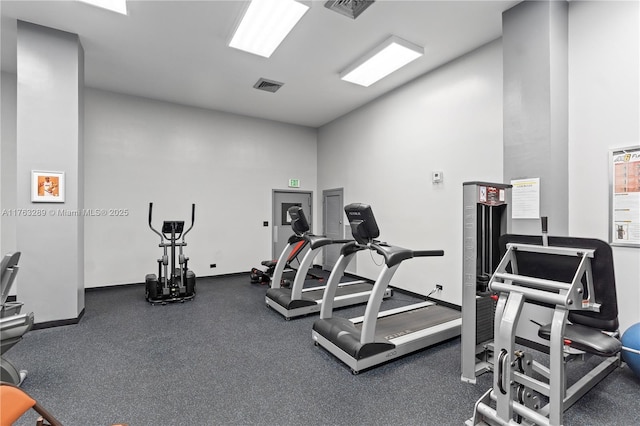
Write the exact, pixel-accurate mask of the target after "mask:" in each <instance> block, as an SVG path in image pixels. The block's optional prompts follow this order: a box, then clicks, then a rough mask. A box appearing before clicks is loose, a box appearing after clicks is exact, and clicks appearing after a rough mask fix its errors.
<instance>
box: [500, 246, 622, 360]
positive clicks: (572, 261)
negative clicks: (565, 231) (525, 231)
mask: <svg viewBox="0 0 640 426" xmlns="http://www.w3.org/2000/svg"><path fill="white" fill-rule="evenodd" d="M508 243H519V244H533V245H542V237H540V236H533V235H513V234H506V235H503V236H501V237H500V242H499V244H500V250H501V252H502V254H503V255H504V253H505V252H506V245H507V244H508ZM548 245H549V246H556V247H572V248H577V249H581V248H582V249H589V250H595V252H594V255H593V258H592V259H591V271H592V274H593V290H594V293H595V301H596V302H597V303H599V304H600V312H593V311H570V312H569V317H568V320H569V322H568V323H567V324H566V326H565V333H564V334H565V335H564V336H563V337H564V338H565V339H567V340H568V341H569V342H570V343H569V342H568V343H569V346H571V347H573V348H576V349H578V350H582V351H585V352H587V353H590V354H595V355H600V356H606V357H610V356H614V355H616V354H617V353H619V352H620V350H621V347H622V345H621V343H620V341H619V340H618V339H616V338H615V337H612V336H610V335H608V334H606V333H603V331H606V332H609V333H617V332H618V326H619V323H618V300H617V296H616V283H615V272H614V268H613V253H612V250H611V246H610V245H609V244H607V243H605V242H604V241H601V240H597V239H591V238H574V237H548ZM516 258H517V262H518V274H521V275H526V276H532V277H539V278H544V279H549V280H555V281H562V282H570V281H571V280H572V279H573V276H572V274H573V273H574V272H575V271H576V267H577V265H578V263H579V259H578V258H576V257H569V256H553V258H550V257H549V256H547V255H544V254H540V253H532V252H518V251H516ZM550 259H552V260H551V261H550ZM589 296H592V295H589ZM538 335H539V336H540V337H541V338H543V339H546V340H549V339H550V335H551V324H546V325H542V326H541V327H540V328H539V330H538Z"/></svg>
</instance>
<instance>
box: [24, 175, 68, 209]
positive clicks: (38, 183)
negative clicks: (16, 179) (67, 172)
mask: <svg viewBox="0 0 640 426" xmlns="http://www.w3.org/2000/svg"><path fill="white" fill-rule="evenodd" d="M31 201H33V202H35V203H64V172H45V171H40V170H33V171H31Z"/></svg>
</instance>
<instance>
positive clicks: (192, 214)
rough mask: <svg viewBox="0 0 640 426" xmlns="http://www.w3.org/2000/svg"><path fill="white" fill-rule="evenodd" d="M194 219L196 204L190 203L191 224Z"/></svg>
mask: <svg viewBox="0 0 640 426" xmlns="http://www.w3.org/2000/svg"><path fill="white" fill-rule="evenodd" d="M195 220H196V205H195V203H194V204H191V224H193V223H194V222H195Z"/></svg>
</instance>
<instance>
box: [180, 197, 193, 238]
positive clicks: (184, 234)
mask: <svg viewBox="0 0 640 426" xmlns="http://www.w3.org/2000/svg"><path fill="white" fill-rule="evenodd" d="M195 221H196V205H195V203H193V204H191V226H190V227H189V229H187V230H186V231H185V232H184V233H183V234H182V242H183V243H184V237H186V236H187V234H188V233H189V231H191V228H193V224H194V223H195Z"/></svg>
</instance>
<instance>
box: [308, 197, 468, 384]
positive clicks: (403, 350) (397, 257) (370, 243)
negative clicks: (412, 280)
mask: <svg viewBox="0 0 640 426" xmlns="http://www.w3.org/2000/svg"><path fill="white" fill-rule="evenodd" d="M344 210H345V213H346V214H347V217H348V219H349V223H350V224H351V231H352V233H353V236H354V238H355V242H354V243H351V244H345V245H344V246H343V248H342V250H341V254H340V257H339V259H338V263H337V264H336V266H335V268H334V272H332V273H331V276H330V277H329V281H328V283H327V288H326V290H325V293H324V298H323V301H322V309H321V311H320V319H318V320H316V321H315V323H314V324H313V331H312V338H313V340H314V343H315V344H316V345H319V346H322V347H323V348H325V349H326V350H327V351H329V352H331V353H332V354H333V355H334V356H336V357H337V358H338V359H339V360H340V361H342V362H343V363H345V364H346V365H347V366H349V367H350V368H351V372H352V373H353V374H358V373H359V372H360V371H362V370H365V369H368V368H371V367H374V366H376V365H379V364H382V363H385V362H387V361H390V360H393V359H395V358H398V357H401V356H403V355H406V354H409V353H411V352H414V351H418V350H420V349H423V348H426V347H428V346H431V345H434V344H437V343H440V342H443V341H445V340H448V339H451V338H453V337H456V336H459V335H460V332H461V326H462V316H461V313H460V311H458V310H455V309H451V308H448V307H445V306H441V305H437V304H435V303H434V302H431V301H425V302H420V303H416V304H412V305H408V306H404V307H400V308H396V309H391V310H388V311H384V312H380V305H381V303H382V299H383V295H384V292H385V290H386V289H387V287H388V286H389V282H390V281H391V278H392V277H393V275H394V274H395V272H396V270H397V269H398V267H399V266H400V264H401V263H402V262H403V261H405V260H408V259H411V258H414V257H428V256H443V255H444V251H442V250H417V251H416V250H409V249H405V248H402V247H397V246H391V245H388V244H387V243H383V242H379V241H377V240H375V238H377V237H378V236H379V235H380V230H379V229H378V225H377V223H376V221H375V217H374V216H373V211H372V209H371V206H369V205H366V204H359V203H356V204H349V205H348V206H346V207H345V208H344ZM362 249H368V250H373V251H375V252H377V253H378V254H380V255H381V256H383V257H384V266H383V268H382V271H381V272H380V275H379V276H378V279H377V280H376V282H375V284H374V287H373V291H372V293H371V296H370V297H369V300H368V302H367V307H366V309H365V313H364V316H362V317H359V318H352V319H346V318H339V317H334V316H333V300H334V297H335V294H336V290H337V288H338V279H337V275H336V274H334V273H338V272H340V271H344V269H345V268H346V266H347V265H348V264H349V262H351V260H352V259H353V257H354V256H355V254H356V253H357V252H358V251H360V250H362Z"/></svg>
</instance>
